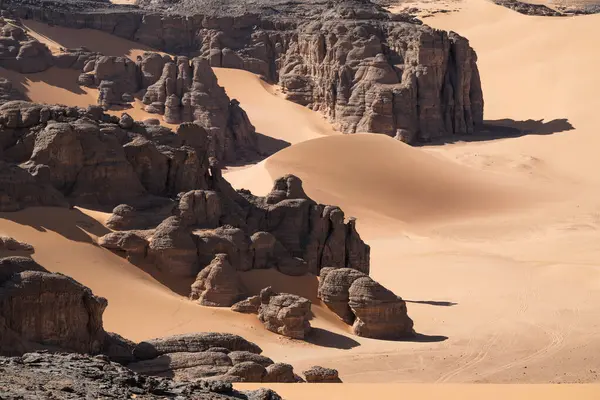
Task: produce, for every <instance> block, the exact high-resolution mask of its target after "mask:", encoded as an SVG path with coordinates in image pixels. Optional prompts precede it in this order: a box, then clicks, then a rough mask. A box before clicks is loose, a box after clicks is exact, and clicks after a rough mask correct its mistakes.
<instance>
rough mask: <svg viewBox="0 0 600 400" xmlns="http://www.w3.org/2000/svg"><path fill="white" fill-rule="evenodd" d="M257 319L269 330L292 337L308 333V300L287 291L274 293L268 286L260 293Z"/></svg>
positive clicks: (296, 337) (302, 337)
mask: <svg viewBox="0 0 600 400" xmlns="http://www.w3.org/2000/svg"><path fill="white" fill-rule="evenodd" d="M260 297H261V305H260V308H259V309H258V319H259V320H260V321H261V322H262V323H263V324H264V326H265V328H267V329H268V330H270V331H271V332H275V333H278V334H280V335H283V336H288V337H291V338H293V339H304V337H305V336H306V335H308V333H310V329H311V327H310V322H309V321H310V318H311V311H310V306H311V303H310V300H308V299H305V298H304V297H300V296H296V295H294V294H288V293H279V294H277V293H274V292H273V291H272V289H271V288H270V287H268V288H266V289H263V290H262V291H261V293H260Z"/></svg>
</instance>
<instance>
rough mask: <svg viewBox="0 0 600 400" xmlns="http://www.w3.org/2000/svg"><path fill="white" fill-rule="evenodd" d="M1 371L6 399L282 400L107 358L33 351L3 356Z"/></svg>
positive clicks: (267, 393) (262, 392)
mask: <svg viewBox="0 0 600 400" xmlns="http://www.w3.org/2000/svg"><path fill="white" fill-rule="evenodd" d="M0 371H2V373H1V374H0V388H1V389H0V394H1V395H2V398H6V399H34V398H35V399H41V398H52V399H60V400H63V399H64V400H67V399H74V398H94V399H100V398H102V399H105V398H112V399H130V398H141V399H148V400H151V399H156V400H158V399H184V398H185V399H205V400H209V399H210V400H213V399H214V400H217V399H218V400H233V399H240V400H244V399H245V400H281V397H279V396H278V395H277V394H276V393H275V392H273V391H272V390H269V389H259V390H255V391H247V392H238V391H236V390H234V389H233V388H232V386H231V384H230V383H225V382H181V381H179V382H175V381H173V380H172V379H169V378H159V377H148V376H143V375H139V374H137V373H135V372H133V371H131V370H130V369H128V368H126V367H124V366H122V365H119V364H116V363H114V362H110V361H109V360H108V359H107V358H106V357H102V356H96V357H92V356H87V355H80V354H65V353H60V354H48V353H28V354H25V355H23V356H22V357H14V358H7V357H0ZM98 371H101V373H98Z"/></svg>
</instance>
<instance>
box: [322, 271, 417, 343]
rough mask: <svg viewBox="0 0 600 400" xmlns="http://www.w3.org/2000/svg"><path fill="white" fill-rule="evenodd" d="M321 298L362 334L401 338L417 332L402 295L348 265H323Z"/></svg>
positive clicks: (373, 336)
mask: <svg viewBox="0 0 600 400" xmlns="http://www.w3.org/2000/svg"><path fill="white" fill-rule="evenodd" d="M318 296H319V298H320V299H321V300H322V301H323V303H324V304H325V305H326V306H327V307H328V308H329V309H331V310H332V311H333V312H334V313H336V314H337V315H338V316H339V317H340V318H341V319H342V320H343V321H344V322H346V323H347V324H352V329H353V331H354V333H355V334H357V335H359V336H364V337H369V338H375V339H402V338H406V337H411V336H413V335H414V330H413V321H412V320H411V319H410V318H409V317H408V314H407V309H406V303H405V302H404V300H402V298H400V297H398V296H396V295H395V294H394V293H392V292H391V291H389V290H388V289H386V288H384V287H383V286H382V285H380V284H379V283H377V282H375V281H374V280H373V279H371V278H370V277H369V276H368V275H365V274H363V273H360V272H358V271H355V270H352V269H348V268H341V269H335V268H324V269H322V270H321V276H320V279H319V292H318Z"/></svg>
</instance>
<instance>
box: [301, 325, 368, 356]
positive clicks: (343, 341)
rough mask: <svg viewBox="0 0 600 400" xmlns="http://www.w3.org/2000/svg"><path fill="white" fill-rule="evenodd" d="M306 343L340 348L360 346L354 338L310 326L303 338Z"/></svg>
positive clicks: (347, 348)
mask: <svg viewBox="0 0 600 400" xmlns="http://www.w3.org/2000/svg"><path fill="white" fill-rule="evenodd" d="M304 340H305V341H306V342H308V343H311V344H314V345H316V346H321V347H329V348H333V349H340V350H350V349H353V348H355V347H358V346H360V343H359V342H357V341H356V340H354V339H352V338H350V337H348V336H344V335H340V334H339V333H334V332H331V331H328V330H325V329H321V328H314V327H313V328H312V329H311V331H310V333H309V334H308V335H307V336H306V337H305V338H304Z"/></svg>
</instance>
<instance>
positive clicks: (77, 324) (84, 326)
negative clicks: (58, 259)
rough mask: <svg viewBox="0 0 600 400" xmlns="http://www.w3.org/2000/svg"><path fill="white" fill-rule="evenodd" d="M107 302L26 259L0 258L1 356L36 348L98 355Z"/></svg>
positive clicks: (102, 340)
mask: <svg viewBox="0 0 600 400" xmlns="http://www.w3.org/2000/svg"><path fill="white" fill-rule="evenodd" d="M106 305H107V302H106V299H104V298H101V297H97V296H94V295H93V294H92V292H91V291H90V290H89V289H88V288H86V287H85V286H83V285H81V284H79V283H78V282H76V281H74V280H73V279H71V278H69V277H67V276H64V275H60V274H54V273H50V272H48V271H47V270H46V269H45V268H43V267H42V266H40V265H38V264H37V263H35V262H34V261H33V260H32V259H30V258H26V257H8V258H3V259H0V354H3V355H18V354H23V353H25V352H27V351H32V350H37V349H44V348H46V349H60V350H67V351H74V352H80V353H90V354H98V353H100V352H102V351H103V350H104V349H105V342H106V341H107V340H108V339H107V334H106V332H105V331H104V329H103V328H102V313H103V312H104V309H105V308H106Z"/></svg>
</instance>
